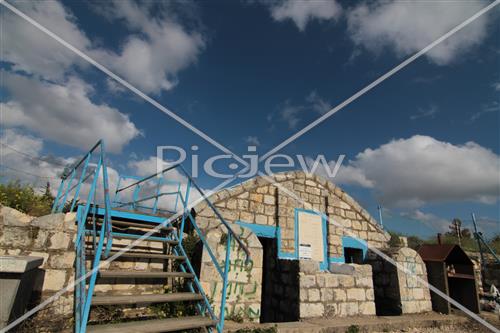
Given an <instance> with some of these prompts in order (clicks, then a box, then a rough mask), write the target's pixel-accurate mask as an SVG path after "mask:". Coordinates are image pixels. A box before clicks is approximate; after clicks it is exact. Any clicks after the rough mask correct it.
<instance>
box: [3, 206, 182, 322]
mask: <svg viewBox="0 0 500 333" xmlns="http://www.w3.org/2000/svg"><path fill="white" fill-rule="evenodd" d="M75 222H76V214H75V213H68V214H63V213H60V214H50V215H46V216H42V217H37V218H35V217H32V216H28V215H26V214H23V213H21V212H19V211H17V210H15V209H12V208H9V207H5V206H3V207H1V208H0V255H23V256H24V255H26V256H34V257H42V258H43V259H44V262H43V265H42V266H41V267H40V268H39V270H38V272H37V281H34V285H35V288H34V295H33V299H32V301H31V302H32V305H33V306H34V305H38V304H39V303H40V302H42V301H44V300H45V299H47V298H49V297H51V296H53V295H54V294H55V293H56V292H58V291H59V290H60V289H62V288H64V287H66V286H68V285H69V284H72V283H73V282H74V263H75V243H74V242H75V238H76V232H77V226H76V224H75ZM87 241H90V238H88V239H87ZM132 242H133V240H127V239H123V240H122V239H114V240H113V247H114V248H115V249H119V248H123V247H126V246H127V245H129V244H130V243H132ZM163 246H164V245H163V244H161V243H158V242H148V241H144V242H142V243H141V244H139V245H138V246H136V247H135V249H138V250H140V251H149V252H151V253H163V252H164V248H163ZM87 259H92V257H87ZM90 265H91V261H90V260H87V269H90V267H91V266H90ZM164 265H165V263H164V262H163V261H161V260H157V259H140V258H138V259H131V258H127V259H122V258H118V259H116V260H115V261H113V262H112V263H110V264H109V265H108V266H107V267H103V268H104V269H109V270H121V271H123V270H125V271H132V270H136V271H143V270H144V271H145V270H148V271H163V270H164V269H165V267H164ZM173 283H174V281H165V279H147V280H145V279H141V280H137V281H135V280H134V279H97V283H96V286H95V294H98V295H132V294H141V293H145V294H151V293H162V292H164V289H165V285H166V284H170V285H171V284H173ZM73 302H74V301H73V290H70V291H68V292H66V293H64V294H63V295H61V297H59V298H58V299H57V300H56V301H54V302H53V303H50V304H49V305H48V306H47V307H45V308H44V309H43V310H41V311H40V312H38V313H37V314H36V315H35V316H34V317H32V319H30V320H29V321H26V322H25V323H23V324H22V325H21V326H22V327H21V331H26V332H32V331H34V329H32V328H33V327H36V331H37V332H45V331H47V332H55V331H59V330H61V329H63V328H71V327H72V325H73ZM145 311H147V309H145ZM125 315H126V314H125ZM94 318H95V316H94V313H93V312H91V320H92V319H94Z"/></svg>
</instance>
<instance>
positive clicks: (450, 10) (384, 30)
mask: <svg viewBox="0 0 500 333" xmlns="http://www.w3.org/2000/svg"><path fill="white" fill-rule="evenodd" d="M487 4H488V1H468V2H463V1H459V2H448V1H436V2H433V3H430V2H427V1H418V0H408V1H378V2H370V3H369V2H365V3H363V4H360V5H358V6H356V7H354V8H352V9H350V10H349V12H348V14H347V23H348V32H349V35H350V38H351V39H352V41H353V42H354V43H355V45H357V46H359V47H363V48H365V49H367V50H368V51H371V52H373V53H376V54H378V53H381V52H382V51H385V50H392V51H393V52H394V53H395V54H396V55H397V56H400V57H403V56H407V55H410V54H413V53H415V52H418V51H420V50H421V49H423V48H424V47H426V46H427V45H428V44H430V43H431V42H433V41H434V40H436V39H438V38H439V37H441V36H442V35H444V34H445V33H447V32H448V31H450V30H451V29H452V28H454V27H455V26H456V25H458V24H460V23H462V22H463V21H465V20H466V19H468V18H469V17H471V16H472V15H474V14H475V13H476V12H478V11H479V10H481V9H482V8H483V7H485V6H486V5H487ZM487 24H488V15H483V16H481V17H480V18H478V19H477V20H476V21H474V22H473V23H471V24H470V25H469V26H467V27H465V28H464V29H462V30H461V31H459V32H458V33H456V34H455V35H453V36H452V37H450V38H448V39H447V40H445V41H444V42H442V43H441V44H439V45H438V46H436V47H434V48H433V49H432V50H430V51H429V52H428V53H427V57H428V58H429V59H430V60H431V61H432V62H434V63H435V64H438V65H446V64H450V63H452V62H453V61H455V60H457V59H459V58H460V57H461V56H462V55H464V54H465V53H467V52H468V51H470V50H471V49H472V48H473V47H475V46H477V45H479V44H480V43H481V42H482V41H483V40H484V38H485V37H486V28H487Z"/></svg>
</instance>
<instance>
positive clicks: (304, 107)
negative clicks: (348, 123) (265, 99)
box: [267, 90, 332, 129]
mask: <svg viewBox="0 0 500 333" xmlns="http://www.w3.org/2000/svg"><path fill="white" fill-rule="evenodd" d="M331 109H332V106H331V104H330V102H328V101H327V100H325V99H323V98H322V97H321V96H319V95H318V93H317V92H316V91H314V90H313V91H311V92H310V93H309V95H307V96H306V98H305V101H304V102H303V103H302V104H293V103H292V102H291V101H290V100H286V101H285V102H284V103H282V104H281V105H280V106H279V108H278V110H277V111H275V112H272V113H270V114H269V115H268V116H267V120H268V121H269V122H273V121H274V120H280V121H282V122H284V123H286V124H287V126H288V128H289V129H295V128H296V127H297V125H298V124H299V123H300V121H301V120H302V117H301V114H303V113H305V112H308V111H309V112H310V111H314V112H316V113H319V114H325V113H326V112H328V111H330V110H331Z"/></svg>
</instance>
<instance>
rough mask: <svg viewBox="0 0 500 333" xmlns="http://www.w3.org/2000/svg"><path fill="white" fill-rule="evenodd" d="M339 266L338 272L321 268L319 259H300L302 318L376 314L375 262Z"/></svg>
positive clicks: (333, 266) (333, 265)
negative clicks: (321, 270) (321, 269)
mask: <svg viewBox="0 0 500 333" xmlns="http://www.w3.org/2000/svg"><path fill="white" fill-rule="evenodd" d="M335 266H337V269H335V270H336V271H337V273H330V272H320V271H319V265H318V263H317V262H314V261H310V260H307V261H306V260H301V261H300V273H299V279H300V319H306V318H315V317H347V316H356V315H375V302H374V301H375V296H374V293H373V281H372V269H371V266H369V265H355V264H332V268H335Z"/></svg>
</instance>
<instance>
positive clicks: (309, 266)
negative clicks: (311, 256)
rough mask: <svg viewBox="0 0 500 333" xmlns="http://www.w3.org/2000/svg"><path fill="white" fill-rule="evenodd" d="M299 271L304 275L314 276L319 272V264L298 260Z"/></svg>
mask: <svg viewBox="0 0 500 333" xmlns="http://www.w3.org/2000/svg"><path fill="white" fill-rule="evenodd" d="M299 270H300V272H303V273H304V274H315V273H317V272H318V271H319V263H318V262H316V261H314V260H300V261H299Z"/></svg>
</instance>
